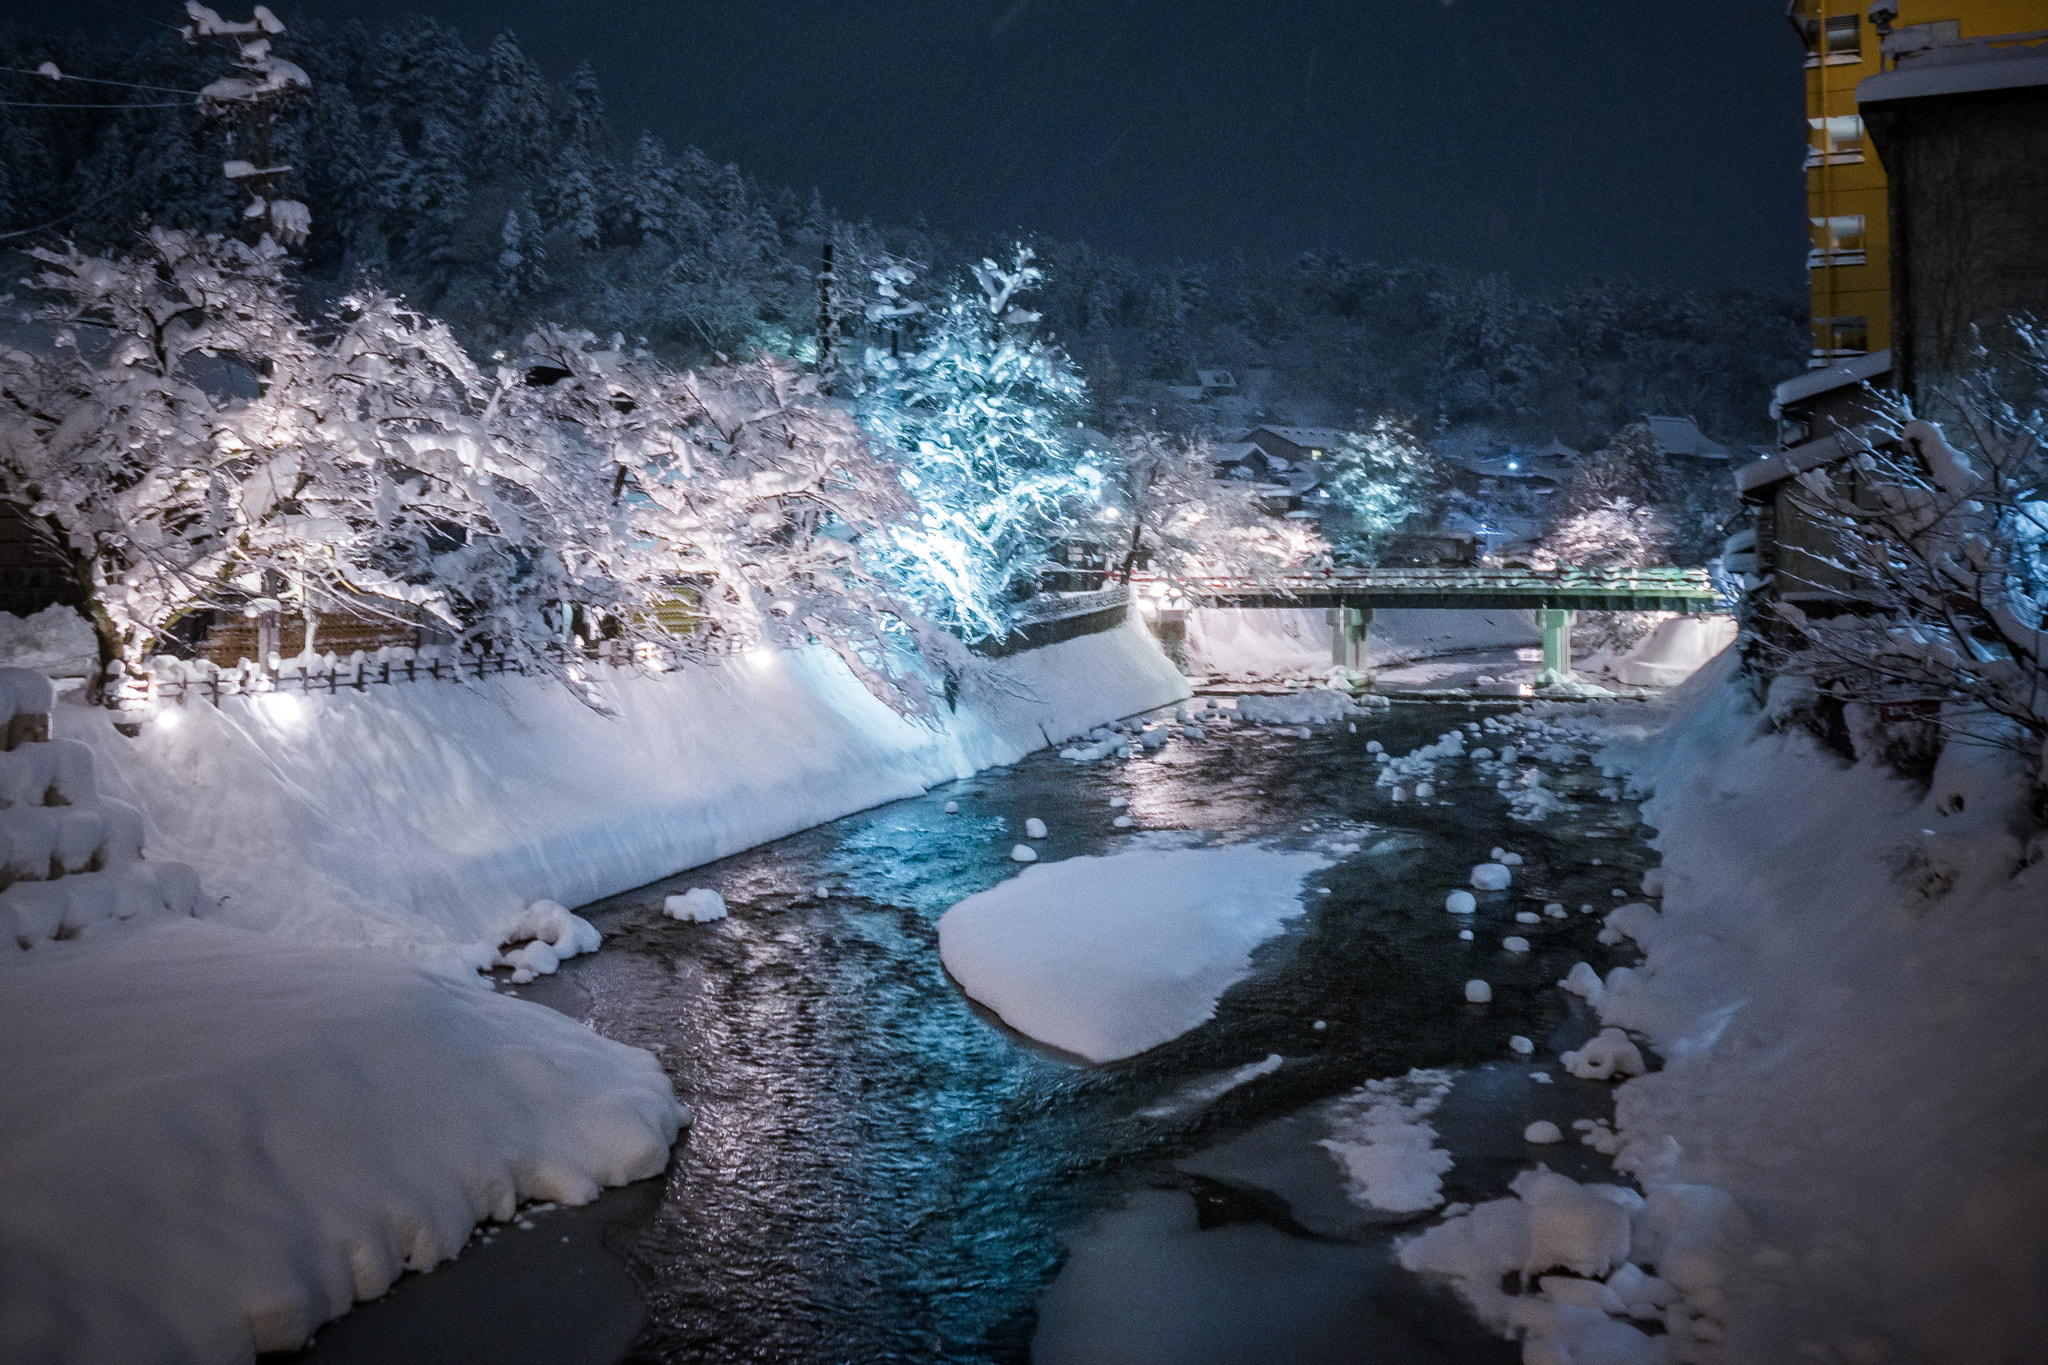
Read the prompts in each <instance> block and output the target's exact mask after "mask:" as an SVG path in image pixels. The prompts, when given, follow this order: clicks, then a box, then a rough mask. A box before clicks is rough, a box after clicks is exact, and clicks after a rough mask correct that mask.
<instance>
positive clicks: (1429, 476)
mask: <svg viewBox="0 0 2048 1365" xmlns="http://www.w3.org/2000/svg"><path fill="white" fill-rule="evenodd" d="M1324 465H1325V472H1324V474H1323V486H1324V487H1325V488H1327V489H1328V490H1329V491H1330V497H1331V500H1332V501H1333V502H1334V503H1335V508H1334V509H1333V513H1329V514H1325V516H1324V519H1323V525H1324V534H1325V535H1326V536H1328V537H1329V540H1330V546H1331V550H1332V552H1333V553H1334V555H1335V557H1336V558H1337V559H1338V560H1339V561H1341V562H1347V563H1359V564H1370V563H1373V562H1374V561H1375V560H1376V559H1377V558H1378V557H1379V554H1380V552H1381V550H1382V549H1383V548H1384V547H1385V545H1386V542H1387V540H1388V538H1389V537H1391V536H1392V535H1393V533H1394V532H1395V530H1396V529H1397V528H1399V526H1400V525H1401V523H1402V522H1404V521H1406V520H1407V519H1408V518H1409V517H1411V516H1413V515H1415V514H1416V513H1418V512H1432V511H1434V510H1435V509H1436V507H1437V504H1438V502H1439V501H1440V500H1441V498H1442V496H1443V492H1444V489H1445V487H1446V484H1447V481H1446V479H1445V477H1444V474H1443V471H1442V468H1441V466H1440V465H1439V463H1438V461H1437V458H1436V457H1435V456H1434V455H1432V454H1431V453H1430V452H1429V450H1428V449H1427V448H1426V447H1424V446H1423V444H1422V443H1421V442H1420V441H1418V440H1416V438H1415V436H1414V433H1413V432H1411V431H1410V430H1409V429H1408V426H1407V425H1406V424H1405V423H1403V422H1401V421H1399V420H1397V419H1395V418H1391V417H1382V418H1380V419H1379V420H1378V421H1376V422H1374V423H1373V424H1372V426H1371V427H1370V428H1368V429H1367V430H1365V431H1362V432H1350V433H1347V434H1346V436H1345V437H1344V440H1343V443H1342V444H1340V445H1338V446H1337V447H1336V448H1335V449H1334V450H1331V451H1330V452H1329V454H1328V455H1327V456H1326V458H1325V460H1324Z"/></svg>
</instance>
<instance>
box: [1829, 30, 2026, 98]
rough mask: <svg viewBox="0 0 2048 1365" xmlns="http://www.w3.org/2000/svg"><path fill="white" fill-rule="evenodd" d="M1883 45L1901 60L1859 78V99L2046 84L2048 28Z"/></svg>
mask: <svg viewBox="0 0 2048 1365" xmlns="http://www.w3.org/2000/svg"><path fill="white" fill-rule="evenodd" d="M1896 37H1897V35H1894V37H1893V38H1887V39H1886V40H1885V45H1886V47H1887V48H1888V49H1891V50H1892V52H1893V54H1894V55H1895V56H1896V57H1897V58H1898V65H1897V66H1895V67H1894V68H1892V69H1891V70H1890V71H1884V72H1880V73H1878V74H1877V75H1875V76H1865V77H1864V78H1863V79H1862V80H1860V81H1858V82H1857V83H1856V102H1857V103H1858V104H1882V103H1884V102H1885V101H1886V100H1910V99H1922V98H1925V97H1927V96H1929V95H1962V94H1968V93H1971V92H1973V91H1978V90H2014V89H2019V88H2021V87H2023V86H2029V85H2048V30H2043V31H2040V32H2036V33H2007V34H1998V35H1993V36H1987V37H1978V38H1958V39H1952V40H1948V41H1940V40H1936V41H1932V42H1924V41H1923V44H1922V45H1920V46H1917V47H1914V48H1911V49H1908V48H1905V47H1899V46H1896V45H1895V44H1896Z"/></svg>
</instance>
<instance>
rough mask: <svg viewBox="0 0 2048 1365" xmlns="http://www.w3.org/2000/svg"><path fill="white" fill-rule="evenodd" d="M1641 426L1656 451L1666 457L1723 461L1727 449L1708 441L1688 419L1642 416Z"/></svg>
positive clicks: (1646, 414) (1725, 457) (1695, 424)
mask: <svg viewBox="0 0 2048 1365" xmlns="http://www.w3.org/2000/svg"><path fill="white" fill-rule="evenodd" d="M1643 424H1644V425H1645V426H1647V427H1649V429H1650V437H1651V439H1652V440H1654V441H1656V443H1657V449H1658V450H1660V451H1662V452H1663V453H1664V454H1666V455H1691V456H1693V457H1694V458H1696V459H1702V460H1725V459H1727V458H1728V448H1727V447H1726V446H1723V445H1721V444H1719V443H1718V442H1716V441H1714V440H1712V439H1710V438H1709V437H1708V436H1707V434H1706V433H1705V432H1703V431H1701V430H1700V424H1699V423H1698V422H1696V421H1694V420H1693V419H1692V418H1690V417H1652V416H1651V415H1650V414H1649V413H1644V414H1643Z"/></svg>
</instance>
